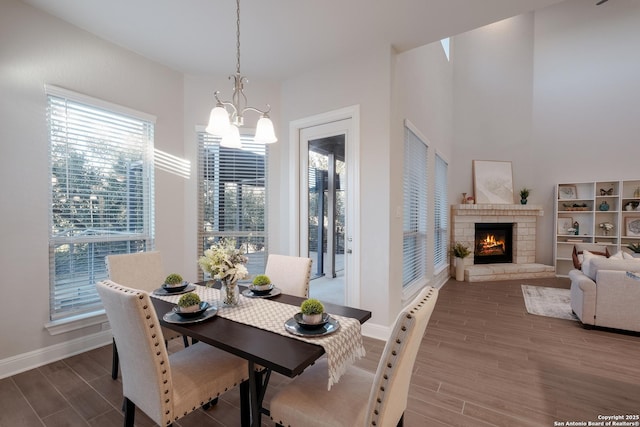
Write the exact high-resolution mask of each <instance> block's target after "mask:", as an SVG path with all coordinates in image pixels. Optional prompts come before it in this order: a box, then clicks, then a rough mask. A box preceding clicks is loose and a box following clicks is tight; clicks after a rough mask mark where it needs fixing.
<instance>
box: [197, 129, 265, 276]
mask: <svg viewBox="0 0 640 427" xmlns="http://www.w3.org/2000/svg"><path fill="white" fill-rule="evenodd" d="M241 141H242V147H243V148H242V149H237V148H227V147H221V146H220V138H216V137H213V136H211V135H209V134H207V133H206V132H198V147H199V149H198V163H199V168H198V170H199V172H198V173H199V178H198V180H199V191H198V193H199V196H198V212H199V214H198V217H199V221H198V242H199V244H198V256H201V255H202V254H203V252H204V250H205V249H207V248H209V247H210V246H211V245H212V244H214V243H215V242H216V241H218V239H220V238H227V239H234V240H235V241H236V243H237V244H238V246H242V248H243V249H244V253H245V255H247V257H248V258H249V262H248V263H247V269H248V270H249V274H251V275H253V274H259V273H263V272H264V268H265V264H266V257H265V253H266V235H267V234H266V231H267V230H266V223H267V218H266V195H267V185H266V182H267V176H266V171H267V167H266V166H267V150H266V145H265V144H259V143H255V142H253V139H249V138H244V137H242V138H241ZM200 274H203V273H202V271H201V272H200ZM201 277H202V276H201Z"/></svg>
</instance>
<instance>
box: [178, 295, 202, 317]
mask: <svg viewBox="0 0 640 427" xmlns="http://www.w3.org/2000/svg"><path fill="white" fill-rule="evenodd" d="M200 302H201V301H200V297H199V296H198V294H196V293H195V292H189V293H187V294H184V295H182V296H181V297H180V299H179V300H178V307H180V311H184V312H189V311H196V310H198V308H200Z"/></svg>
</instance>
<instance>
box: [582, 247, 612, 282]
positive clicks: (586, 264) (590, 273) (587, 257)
mask: <svg viewBox="0 0 640 427" xmlns="http://www.w3.org/2000/svg"><path fill="white" fill-rule="evenodd" d="M582 255H583V257H584V258H583V260H582V272H583V273H584V274H585V275H586V276H587V277H589V278H590V279H591V280H596V271H595V269H594V268H592V267H591V261H593V260H594V259H595V258H608V257H607V256H606V255H605V254H602V255H598V254H596V253H595V252H589V251H582ZM607 255H608V254H607Z"/></svg>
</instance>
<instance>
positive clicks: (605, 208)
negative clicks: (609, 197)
mask: <svg viewBox="0 0 640 427" xmlns="http://www.w3.org/2000/svg"><path fill="white" fill-rule="evenodd" d="M598 209H600V210H601V211H608V210H609V203H607V202H606V200H605V201H604V202H602V203H600V206H598Z"/></svg>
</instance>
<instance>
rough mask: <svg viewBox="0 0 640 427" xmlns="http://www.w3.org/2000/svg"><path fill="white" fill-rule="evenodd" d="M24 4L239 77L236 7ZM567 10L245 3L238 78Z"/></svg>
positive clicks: (325, 0) (524, 3) (514, 0)
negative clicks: (533, 14) (541, 11)
mask: <svg viewBox="0 0 640 427" xmlns="http://www.w3.org/2000/svg"><path fill="white" fill-rule="evenodd" d="M23 1H24V2H25V3H27V4H30V5H32V6H34V7H36V8H39V9H42V10H44V11H46V12H48V13H51V14H52V15H55V16H57V17H59V18H61V19H63V20H65V21H68V22H70V23H72V24H74V25H76V26H78V27H80V28H82V29H84V30H86V31H89V32H91V33H93V34H96V35H97V36H99V37H101V38H104V39H106V40H109V41H111V42H113V43H115V44H117V45H120V46H122V47H125V48H127V49H129V50H132V51H134V52H137V53H139V54H140V55H143V56H145V57H147V58H149V59H152V60H154V61H157V62H159V63H162V64H165V65H167V66H169V67H171V68H173V69H175V70H178V71H181V72H184V73H188V74H223V75H228V74H232V73H233V72H235V66H236V41H235V33H236V10H235V7H236V5H235V2H234V1H233V0H108V1H105V0H23ZM560 1H561V0H243V1H242V2H241V5H240V11H241V28H240V31H241V69H242V72H243V74H246V75H249V76H251V77H253V78H255V77H256V76H260V77H266V78H272V79H276V80H277V79H285V78H288V77H292V76H295V75H297V74H300V73H302V72H304V71H306V70H310V69H313V68H314V67H316V66H318V65H321V64H322V63H324V62H326V61H331V60H335V59H336V58H340V57H342V56H345V55H349V54H351V53H353V52H355V51H358V50H362V49H367V48H368V47H369V46H376V47H379V46H384V45H392V46H394V47H395V48H396V49H397V50H398V51H400V52H401V51H405V50H408V49H411V48H415V47H418V46H422V45H424V44H427V43H431V42H434V41H437V40H440V39H441V38H444V37H448V36H452V35H455V34H460V33H462V32H465V31H468V30H471V29H473V28H478V27H481V26H483V25H486V24H489V23H492V22H496V21H499V20H501V19H504V18H508V17H511V16H515V15H519V14H521V13H524V12H527V11H530V10H533V9H539V8H542V7H545V6H548V5H551V4H554V3H559V2H560ZM594 3H595V0H594Z"/></svg>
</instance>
